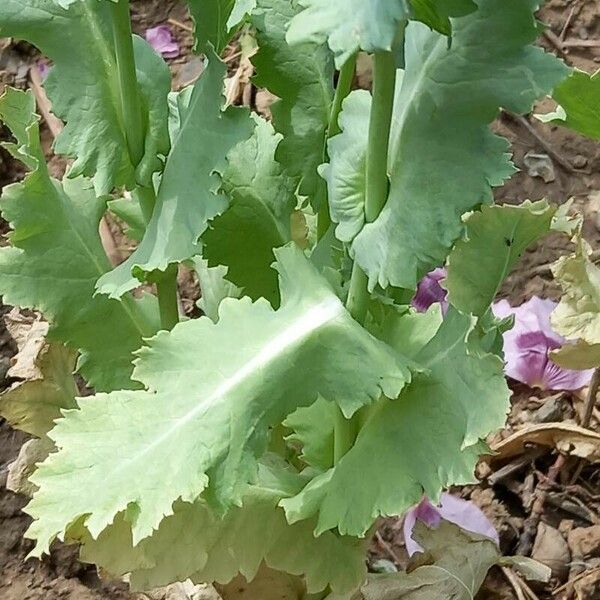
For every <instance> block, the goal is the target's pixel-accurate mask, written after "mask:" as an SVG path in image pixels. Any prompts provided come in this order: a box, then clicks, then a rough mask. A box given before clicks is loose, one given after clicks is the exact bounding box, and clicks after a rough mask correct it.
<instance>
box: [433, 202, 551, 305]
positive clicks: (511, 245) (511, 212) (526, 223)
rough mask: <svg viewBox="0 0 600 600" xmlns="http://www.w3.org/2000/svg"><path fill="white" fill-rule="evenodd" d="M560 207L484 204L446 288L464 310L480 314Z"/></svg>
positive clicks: (459, 246) (457, 252)
mask: <svg viewBox="0 0 600 600" xmlns="http://www.w3.org/2000/svg"><path fill="white" fill-rule="evenodd" d="M555 213H556V208H555V207H551V206H549V205H548V203H547V202H546V201H545V200H540V201H539V202H533V203H532V202H529V201H526V202H524V203H523V204H521V205H520V206H510V205H507V204H505V205H504V206H484V207H482V209H481V212H476V213H473V214H471V215H470V216H469V217H468V219H467V221H466V231H465V236H464V238H463V239H461V240H459V241H458V242H457V243H456V245H455V246H454V248H453V250H452V252H451V253H450V258H449V260H448V277H447V278H446V281H445V282H444V287H445V288H446V289H447V290H448V299H449V300H450V302H451V303H452V304H453V305H454V306H456V308H458V310H460V311H462V312H464V313H470V314H473V315H476V316H478V317H481V316H482V315H483V314H484V313H485V312H486V311H487V310H488V308H489V307H490V306H491V304H492V302H493V301H494V298H495V297H496V294H497V293H498V290H499V289H500V286H501V285H502V282H503V281H504V279H505V278H506V277H507V275H508V274H509V273H510V272H511V271H512V269H513V268H514V267H515V266H516V265H517V262H518V261H519V259H520V258H521V255H522V254H523V252H524V251H525V250H526V249H527V247H528V246H530V245H531V244H533V243H534V242H535V241H537V240H538V239H540V238H541V237H542V236H543V235H545V234H547V233H549V231H550V228H551V225H552V219H553V217H554V215H555Z"/></svg>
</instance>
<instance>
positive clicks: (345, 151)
mask: <svg viewBox="0 0 600 600" xmlns="http://www.w3.org/2000/svg"><path fill="white" fill-rule="evenodd" d="M371 103H372V98H371V94H370V93H369V92H367V91H365V90H356V91H354V92H351V93H350V95H349V96H348V97H347V98H346V99H345V100H344V102H343V105H342V107H343V110H342V112H341V114H340V117H339V124H340V129H341V130H342V133H340V134H339V135H336V136H334V137H332V138H331V139H330V140H329V141H328V143H327V147H328V151H329V152H328V154H329V163H327V164H325V165H323V166H322V167H321V168H320V169H319V172H320V174H321V176H322V177H323V179H325V181H326V182H327V189H328V192H329V193H328V198H329V208H330V212H331V220H332V221H333V222H334V223H337V224H338V225H337V227H336V229H335V235H336V237H337V238H338V239H339V240H341V241H342V242H351V241H352V240H353V239H354V238H355V237H356V235H357V234H358V233H360V231H361V230H362V228H363V226H364V224H365V193H366V179H367V146H368V137H369V136H368V132H369V120H370V115H371Z"/></svg>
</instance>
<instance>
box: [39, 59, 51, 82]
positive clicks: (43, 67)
mask: <svg viewBox="0 0 600 600" xmlns="http://www.w3.org/2000/svg"><path fill="white" fill-rule="evenodd" d="M37 68H38V71H39V72H40V77H41V78H42V81H44V80H45V79H46V77H48V74H49V73H50V69H51V68H52V67H51V66H50V65H49V64H48V63H47V62H46V61H45V60H38V61H37Z"/></svg>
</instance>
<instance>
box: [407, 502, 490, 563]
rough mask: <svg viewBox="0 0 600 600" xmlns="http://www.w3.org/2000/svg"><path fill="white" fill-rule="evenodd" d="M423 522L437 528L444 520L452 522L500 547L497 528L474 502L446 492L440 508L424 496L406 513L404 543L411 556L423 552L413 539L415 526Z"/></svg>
mask: <svg viewBox="0 0 600 600" xmlns="http://www.w3.org/2000/svg"><path fill="white" fill-rule="evenodd" d="M417 519H418V520H419V521H422V522H423V523H425V524H426V525H428V526H429V527H437V526H438V525H439V524H440V521H441V520H442V519H445V520H446V521H450V522H451V523H454V524H456V525H458V526H459V527H462V528H463V529H465V530H466V531H470V532H471V533H478V534H481V535H484V536H486V537H489V538H490V539H491V540H493V541H494V542H496V544H498V545H500V538H499V537H498V532H497V531H496V528H495V527H494V526H493V525H492V523H491V522H490V520H489V519H488V518H487V517H486V516H485V515H484V514H483V512H482V511H481V509H480V508H479V507H477V506H476V505H475V504H473V503H472V502H468V501H467V500H462V499H461V498H457V497H456V496H453V495H452V494H448V493H446V492H444V493H443V494H442V497H441V504H440V506H439V507H436V506H434V505H433V504H431V502H429V500H428V499H427V498H426V497H425V496H423V499H422V500H421V502H419V504H417V505H416V506H415V507H414V508H412V509H411V510H409V511H408V512H407V513H406V516H405V518H404V542H405V544H406V550H407V551H408V554H409V556H412V555H413V554H414V553H415V552H422V551H423V548H421V546H419V544H417V542H415V540H413V539H412V533H413V529H414V527H415V524H416V522H417Z"/></svg>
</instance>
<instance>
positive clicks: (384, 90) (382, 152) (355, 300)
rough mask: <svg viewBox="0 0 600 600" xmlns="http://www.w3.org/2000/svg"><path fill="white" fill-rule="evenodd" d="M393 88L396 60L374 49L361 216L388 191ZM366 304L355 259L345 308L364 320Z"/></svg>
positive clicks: (369, 215) (372, 216)
mask: <svg viewBox="0 0 600 600" xmlns="http://www.w3.org/2000/svg"><path fill="white" fill-rule="evenodd" d="M395 88H396V61H395V58H394V54H393V53H392V52H377V53H375V60H374V70H373V104H372V108H371V120H370V123H369V146H368V150H367V182H366V194H365V219H366V222H367V223H372V222H373V221H375V220H376V219H377V217H378V216H379V214H380V213H381V211H382V209H383V207H384V206H385V203H386V201H387V197H388V192H389V179H388V155H389V139H390V131H391V126H392V114H393V109H394V93H395ZM368 304H369V291H368V278H367V276H366V275H365V273H364V272H363V270H362V269H361V268H360V267H359V266H358V264H357V263H356V262H355V263H354V266H353V268H352V279H351V281H350V292H349V294H348V301H347V304H346V306H347V308H348V310H349V312H350V314H351V315H352V316H353V317H354V318H355V319H356V320H357V321H358V322H359V323H361V324H364V321H365V318H366V316H367V308H368Z"/></svg>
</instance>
